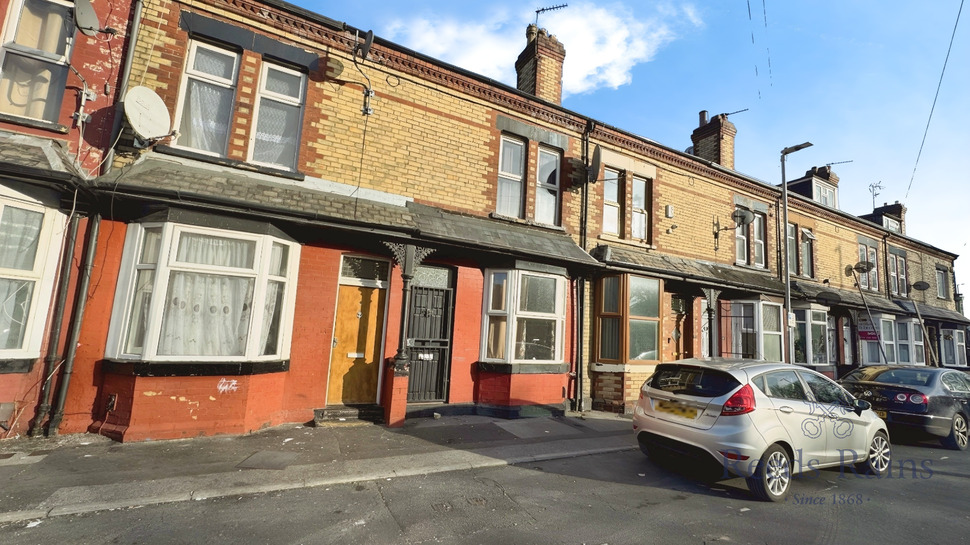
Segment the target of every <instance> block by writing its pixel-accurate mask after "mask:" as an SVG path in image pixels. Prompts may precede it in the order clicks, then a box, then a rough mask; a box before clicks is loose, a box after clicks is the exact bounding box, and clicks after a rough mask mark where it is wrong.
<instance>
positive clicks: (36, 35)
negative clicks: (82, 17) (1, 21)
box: [0, 0, 75, 123]
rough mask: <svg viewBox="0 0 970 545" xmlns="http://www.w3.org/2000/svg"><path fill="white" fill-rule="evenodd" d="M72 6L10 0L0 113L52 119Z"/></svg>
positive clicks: (0, 65) (62, 80) (70, 37)
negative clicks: (11, 1) (11, 0)
mask: <svg viewBox="0 0 970 545" xmlns="http://www.w3.org/2000/svg"><path fill="white" fill-rule="evenodd" d="M73 7H74V4H73V3H72V2H63V1H57V0H20V1H18V0H14V2H13V3H12V6H11V7H10V10H9V12H8V13H9V18H8V20H7V27H6V30H5V32H4V36H3V50H2V57H3V60H2V61H0V113H5V114H10V115H15V116H20V117H26V118H31V119H38V120H43V121H49V122H51V123H56V122H57V121H58V116H59V115H60V110H61V102H62V100H63V97H64V88H65V84H66V82H67V73H68V70H69V68H68V64H69V60H70V55H71V46H72V43H73V41H74V32H75V28H74V11H73Z"/></svg>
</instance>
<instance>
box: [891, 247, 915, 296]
mask: <svg viewBox="0 0 970 545" xmlns="http://www.w3.org/2000/svg"><path fill="white" fill-rule="evenodd" d="M886 266H887V267H888V269H889V292H890V293H891V294H893V295H898V296H900V297H906V296H907V289H908V288H909V285H908V284H907V283H906V282H907V279H906V258H904V257H901V256H898V255H894V254H889V256H888V264H887V265H886Z"/></svg>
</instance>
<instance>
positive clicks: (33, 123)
mask: <svg viewBox="0 0 970 545" xmlns="http://www.w3.org/2000/svg"><path fill="white" fill-rule="evenodd" d="M0 121H3V122H6V123H13V124H14V125H23V126H24V127H32V128H35V129H43V130H45V131H53V132H56V133H60V134H67V131H68V130H69V128H68V127H66V126H64V125H61V124H60V123H52V122H50V121H44V120H43V119H32V118H29V117H20V116H18V115H10V114H4V113H0Z"/></svg>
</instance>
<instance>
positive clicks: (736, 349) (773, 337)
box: [730, 301, 785, 361]
mask: <svg viewBox="0 0 970 545" xmlns="http://www.w3.org/2000/svg"><path fill="white" fill-rule="evenodd" d="M747 308H750V309H751V311H752V314H751V315H750V319H751V320H752V327H746V326H745V322H744V320H745V319H746V318H748V317H749V316H747V315H746V314H745V309H747ZM766 308H770V309H771V310H770V312H772V313H774V314H777V316H778V329H777V330H767V329H766V328H765V317H766V316H765V315H766V312H765V309H766ZM731 316H732V319H733V322H732V323H731V328H730V329H731V353H732V355H734V357H748V356H747V355H745V354H744V352H743V350H742V348H743V347H742V343H743V340H742V338H741V335H743V334H754V336H755V354H754V355H753V356H751V357H752V358H753V359H758V360H764V361H784V358H785V354H784V348H783V347H784V342H783V337H782V332H783V329H784V327H783V325H782V318H783V313H782V305H780V304H778V303H769V302H767V301H732V302H731ZM738 317H740V318H741V320H740V323H739V321H738V320H737V318H738ZM769 342H770V343H771V344H772V345H774V346H776V347H777V348H776V350H777V352H778V354H779V356H778V360H768V359H767V357H766V355H765V352H766V350H765V347H766V346H767V345H768V343H769Z"/></svg>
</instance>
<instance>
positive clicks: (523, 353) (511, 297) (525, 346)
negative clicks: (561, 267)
mask: <svg viewBox="0 0 970 545" xmlns="http://www.w3.org/2000/svg"><path fill="white" fill-rule="evenodd" d="M485 278H486V282H487V284H486V287H485V289H486V295H485V318H486V319H485V320H484V331H483V335H482V338H483V346H482V359H483V360H485V361H503V362H509V363H514V362H530V363H534V362H549V363H553V362H561V361H562V359H563V342H564V341H563V334H564V328H565V321H566V291H567V289H566V278H565V277H562V276H557V275H552V274H543V273H537V272H531V271H524V270H516V269H511V270H489V271H486V274H485Z"/></svg>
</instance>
